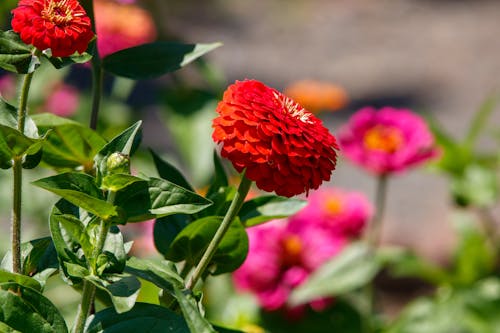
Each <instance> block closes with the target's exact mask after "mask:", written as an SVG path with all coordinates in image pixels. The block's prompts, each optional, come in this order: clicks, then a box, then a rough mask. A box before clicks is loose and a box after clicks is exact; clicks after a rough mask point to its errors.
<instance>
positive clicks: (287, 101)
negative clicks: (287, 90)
mask: <svg viewBox="0 0 500 333" xmlns="http://www.w3.org/2000/svg"><path fill="white" fill-rule="evenodd" d="M274 97H275V98H276V99H277V100H278V102H279V103H281V105H282V106H283V109H284V110H285V113H288V114H289V115H290V116H292V117H294V118H295V119H298V120H300V121H301V122H303V123H307V124H312V123H313V122H312V121H311V120H310V119H309V118H311V115H312V114H311V113H310V112H309V111H307V110H306V109H304V108H303V107H302V106H300V104H299V103H297V102H295V101H294V100H293V99H291V98H290V97H287V96H285V95H283V94H280V93H278V92H274Z"/></svg>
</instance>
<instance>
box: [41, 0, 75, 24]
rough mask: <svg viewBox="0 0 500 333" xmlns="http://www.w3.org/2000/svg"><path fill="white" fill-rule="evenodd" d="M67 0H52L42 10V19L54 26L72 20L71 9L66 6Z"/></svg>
mask: <svg viewBox="0 0 500 333" xmlns="http://www.w3.org/2000/svg"><path fill="white" fill-rule="evenodd" d="M67 2H68V0H61V1H57V0H52V1H50V2H49V5H48V6H47V7H45V8H44V9H43V10H42V17H43V18H44V19H46V20H48V21H51V22H53V23H54V24H56V25H61V24H65V23H68V22H70V21H71V20H72V19H73V15H72V13H71V7H69V6H68V3H67Z"/></svg>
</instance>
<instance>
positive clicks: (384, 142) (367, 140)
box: [363, 125, 404, 153]
mask: <svg viewBox="0 0 500 333" xmlns="http://www.w3.org/2000/svg"><path fill="white" fill-rule="evenodd" d="M363 139H364V145H365V148H367V149H369V150H378V151H382V152H385V153H394V152H395V151H397V150H398V149H399V148H400V147H401V146H402V145H403V143H404V138H403V135H402V133H401V131H400V130H399V129H397V128H395V127H389V126H383V125H376V126H374V127H372V128H370V129H369V130H368V131H366V133H365V136H364V138H363Z"/></svg>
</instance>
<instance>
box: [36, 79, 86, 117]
mask: <svg viewBox="0 0 500 333" xmlns="http://www.w3.org/2000/svg"><path fill="white" fill-rule="evenodd" d="M78 105H79V95H78V90H77V89H76V88H74V87H72V86H70V85H67V84H64V83H61V84H57V85H56V86H55V87H53V89H52V90H51V92H50V94H49V96H48V97H47V100H46V101H45V105H44V107H43V109H44V111H46V112H50V113H53V114H55V115H58V116H61V117H69V116H72V115H73V114H74V113H75V112H76V110H77V109H78Z"/></svg>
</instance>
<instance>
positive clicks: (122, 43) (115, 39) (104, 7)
mask: <svg viewBox="0 0 500 333" xmlns="http://www.w3.org/2000/svg"><path fill="white" fill-rule="evenodd" d="M119 2H120V3H118V2H114V1H109V0H94V11H95V20H96V31H97V48H98V50H99V54H100V56H101V57H105V56H107V55H110V54H111V53H114V52H117V51H119V50H123V49H126V48H129V47H133V46H137V45H140V44H144V43H149V42H152V41H154V40H155V39H156V28H155V24H154V22H153V18H152V16H151V15H150V14H149V12H147V11H146V10H144V9H142V8H140V7H138V6H137V5H135V4H134V3H135V1H130V0H129V1H126V0H122V1H119Z"/></svg>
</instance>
